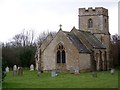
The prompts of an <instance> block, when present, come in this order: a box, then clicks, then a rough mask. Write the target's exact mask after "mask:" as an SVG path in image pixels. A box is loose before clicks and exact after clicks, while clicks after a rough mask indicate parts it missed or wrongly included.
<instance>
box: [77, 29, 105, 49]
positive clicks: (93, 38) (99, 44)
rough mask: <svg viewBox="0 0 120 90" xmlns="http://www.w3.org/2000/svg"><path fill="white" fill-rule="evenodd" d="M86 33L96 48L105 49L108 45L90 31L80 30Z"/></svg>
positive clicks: (85, 35)
mask: <svg viewBox="0 0 120 90" xmlns="http://www.w3.org/2000/svg"><path fill="white" fill-rule="evenodd" d="M78 31H79V32H80V33H82V34H83V35H84V37H85V38H86V39H87V40H88V42H89V43H90V44H91V45H92V46H93V47H94V48H96V49H105V48H106V47H105V46H104V45H103V44H102V43H101V42H100V41H99V40H98V39H97V38H96V37H95V36H94V35H93V34H92V33H90V32H88V31H81V30H78Z"/></svg>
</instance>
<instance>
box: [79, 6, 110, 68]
mask: <svg viewBox="0 0 120 90" xmlns="http://www.w3.org/2000/svg"><path fill="white" fill-rule="evenodd" d="M78 16H79V25H78V26H79V30H84V31H89V32H91V33H92V34H93V35H94V36H96V37H97V38H98V39H99V40H100V41H101V42H102V43H103V44H104V45H105V46H106V53H107V61H108V62H110V61H109V60H110V59H109V58H110V57H109V56H110V33H109V16H108V10H107V9H105V8H103V7H96V8H95V9H93V8H91V7H90V8H88V9H85V8H79V15H78ZM109 67H110V65H108V68H109Z"/></svg>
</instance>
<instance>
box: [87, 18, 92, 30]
mask: <svg viewBox="0 0 120 90" xmlns="http://www.w3.org/2000/svg"><path fill="white" fill-rule="evenodd" d="M88 28H93V20H92V19H91V18H90V19H89V20H88Z"/></svg>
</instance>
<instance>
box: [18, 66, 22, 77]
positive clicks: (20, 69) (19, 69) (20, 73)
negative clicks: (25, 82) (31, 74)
mask: <svg viewBox="0 0 120 90" xmlns="http://www.w3.org/2000/svg"><path fill="white" fill-rule="evenodd" d="M18 75H21V76H22V75H23V68H22V67H18Z"/></svg>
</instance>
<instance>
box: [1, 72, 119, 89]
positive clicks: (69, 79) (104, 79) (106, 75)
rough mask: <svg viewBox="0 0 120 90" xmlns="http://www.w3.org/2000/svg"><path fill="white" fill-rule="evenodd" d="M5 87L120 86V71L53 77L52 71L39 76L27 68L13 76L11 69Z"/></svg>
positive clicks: (66, 74) (62, 74)
mask: <svg viewBox="0 0 120 90" xmlns="http://www.w3.org/2000/svg"><path fill="white" fill-rule="evenodd" d="M2 87H3V88H118V71H116V72H115V74H114V75H111V74H110V72H109V71H102V72H97V78H95V77H92V74H91V72H88V73H80V74H79V75H75V74H70V73H60V74H59V75H58V76H57V77H51V73H48V72H46V73H42V75H41V77H38V76H37V71H29V70H25V71H24V75H23V76H15V77H13V74H12V71H10V72H9V73H8V74H7V76H6V77H5V80H4V82H3V84H2Z"/></svg>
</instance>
